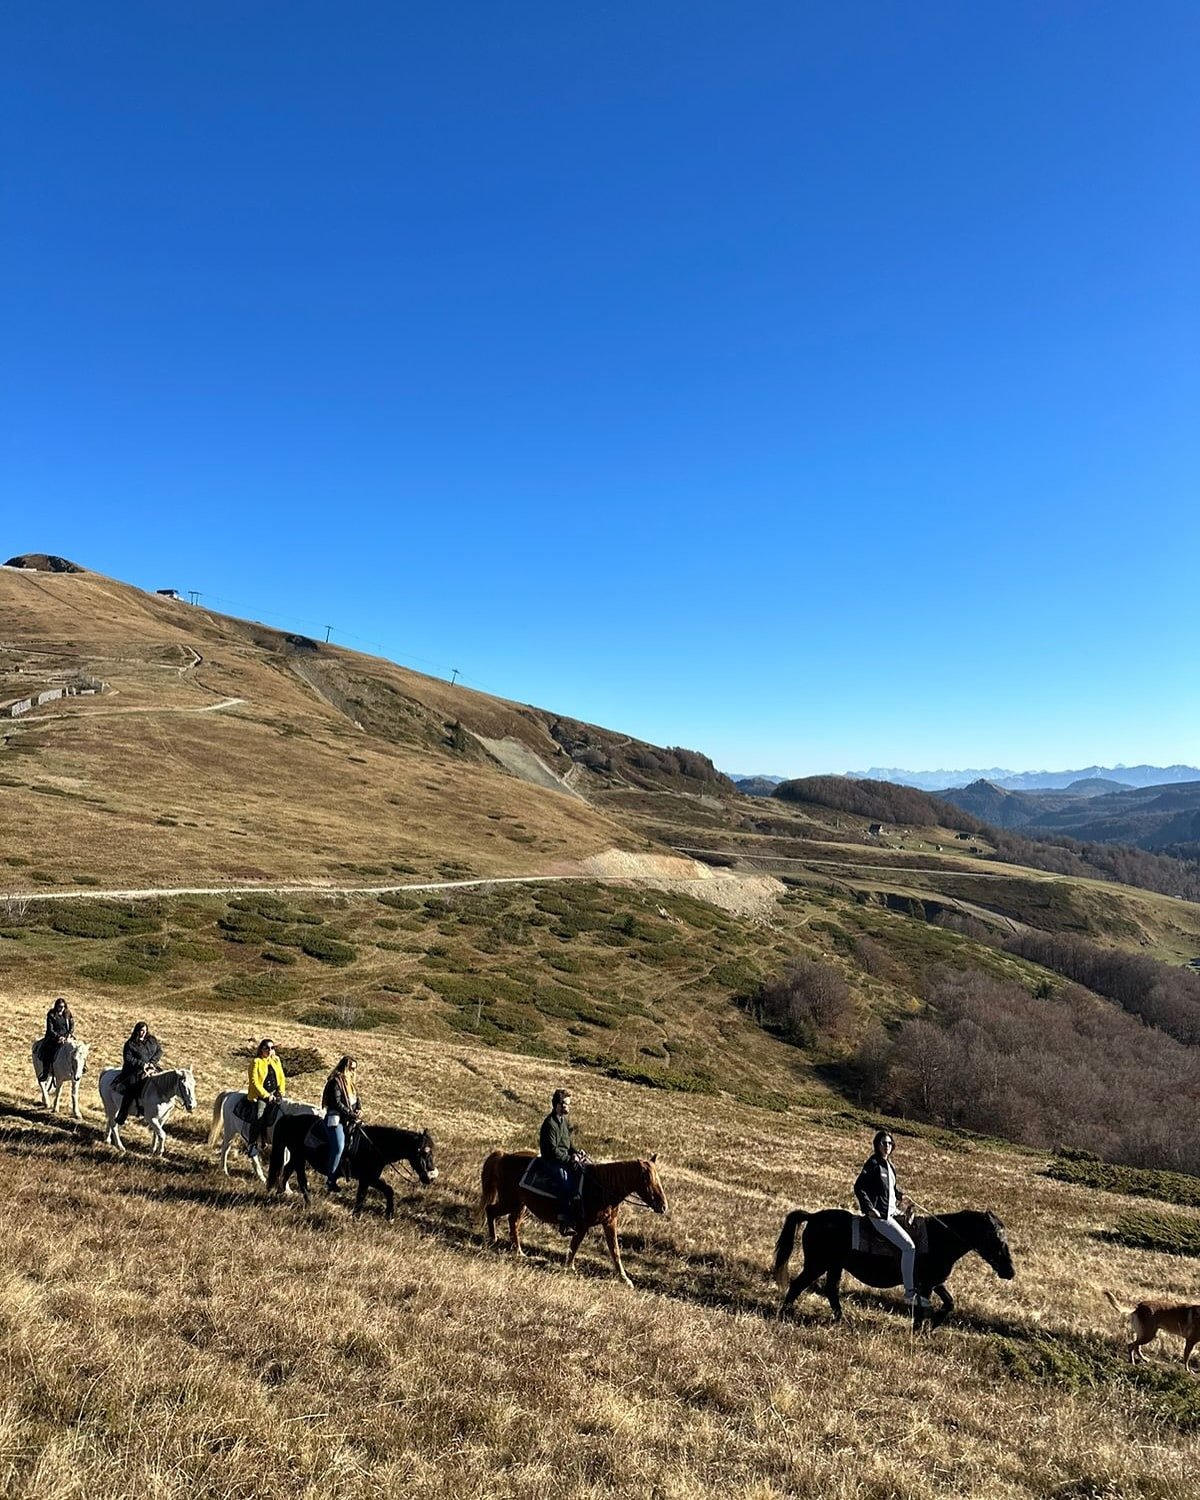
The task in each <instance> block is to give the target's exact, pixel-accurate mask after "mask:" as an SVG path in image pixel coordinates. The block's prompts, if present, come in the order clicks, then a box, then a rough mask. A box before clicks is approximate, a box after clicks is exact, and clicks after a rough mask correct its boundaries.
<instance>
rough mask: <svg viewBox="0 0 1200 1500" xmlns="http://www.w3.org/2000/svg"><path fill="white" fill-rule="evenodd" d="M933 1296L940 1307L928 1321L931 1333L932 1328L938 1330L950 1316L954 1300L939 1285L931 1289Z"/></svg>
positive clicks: (943, 1287)
mask: <svg viewBox="0 0 1200 1500" xmlns="http://www.w3.org/2000/svg"><path fill="white" fill-rule="evenodd" d="M933 1294H934V1296H935V1297H937V1299H938V1301H939V1302H941V1304H942V1305H941V1307H939V1308H938V1310H937V1312H935V1313H934V1314H933V1315H932V1316H931V1317H930V1319H929V1327H930V1330H931V1331H932V1330H933V1329H934V1328H940V1327H941V1326H942V1324H943V1323H944V1322H945V1321H946V1319H947V1318H948V1317H949V1316H950V1314H951V1313H952V1312H953V1311H954V1298H953V1297H952V1296H951V1295H950V1293H949V1292H948V1291H947V1290H946V1288H945V1286H944V1285H942V1284H940V1283H939V1284H938V1285H937V1286H935V1287H934V1288H933Z"/></svg>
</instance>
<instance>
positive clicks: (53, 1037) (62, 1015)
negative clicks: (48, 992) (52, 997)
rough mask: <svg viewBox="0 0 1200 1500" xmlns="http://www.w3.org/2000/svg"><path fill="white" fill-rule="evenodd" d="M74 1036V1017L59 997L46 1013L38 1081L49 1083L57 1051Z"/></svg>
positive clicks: (52, 1074)
mask: <svg viewBox="0 0 1200 1500" xmlns="http://www.w3.org/2000/svg"><path fill="white" fill-rule="evenodd" d="M74 1035H75V1017H74V1016H73V1015H72V1014H71V1007H70V1006H69V1005H68V1004H67V1002H66V1001H65V1000H64V999H63V997H62V996H61V995H60V996H59V997H58V999H57V1000H56V1001H55V1002H54V1004H53V1005H52V1006H51V1007H50V1009H49V1010H48V1011H47V1012H46V1035H45V1036H44V1037H43V1038H42V1048H41V1059H42V1062H41V1072H40V1074H39V1078H40V1081H42V1082H43V1083H49V1081H50V1080H51V1079H52V1078H53V1077H54V1059H55V1058H56V1057H57V1056H58V1049H59V1047H61V1046H62V1044H63V1042H65V1041H66V1040H67V1038H68V1037H72V1036H74Z"/></svg>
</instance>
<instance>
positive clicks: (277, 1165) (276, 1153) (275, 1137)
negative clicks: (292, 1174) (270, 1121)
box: [267, 1115, 295, 1193]
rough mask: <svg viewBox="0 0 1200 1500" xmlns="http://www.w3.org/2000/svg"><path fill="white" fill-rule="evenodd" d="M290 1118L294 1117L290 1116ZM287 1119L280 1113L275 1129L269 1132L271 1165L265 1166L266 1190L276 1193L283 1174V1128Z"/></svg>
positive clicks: (284, 1138) (285, 1147) (285, 1150)
mask: <svg viewBox="0 0 1200 1500" xmlns="http://www.w3.org/2000/svg"><path fill="white" fill-rule="evenodd" d="M291 1118H293V1119H294V1118H295V1116H292V1117H291ZM287 1120H288V1116H287V1115H280V1116H279V1119H278V1120H276V1122H275V1129H274V1131H273V1132H272V1134H271V1165H270V1166H269V1167H268V1168H267V1192H268V1193H277V1192H279V1190H280V1178H281V1177H282V1176H283V1163H284V1158H285V1157H286V1156H287V1154H288V1144H287V1134H288V1133H287V1131H286V1130H285V1129H284V1128H283V1127H284V1124H285V1122H286V1121H287Z"/></svg>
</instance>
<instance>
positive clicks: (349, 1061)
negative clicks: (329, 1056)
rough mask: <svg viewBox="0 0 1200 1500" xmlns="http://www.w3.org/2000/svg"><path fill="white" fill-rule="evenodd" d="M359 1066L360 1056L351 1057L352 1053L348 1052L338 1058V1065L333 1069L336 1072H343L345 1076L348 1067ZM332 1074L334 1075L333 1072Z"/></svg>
mask: <svg viewBox="0 0 1200 1500" xmlns="http://www.w3.org/2000/svg"><path fill="white" fill-rule="evenodd" d="M357 1067H358V1058H356V1057H351V1056H350V1054H349V1053H347V1054H346V1055H345V1057H339V1058H338V1060H337V1066H336V1067H335V1068H334V1070H333V1071H334V1073H341V1075H342V1076H343V1077H345V1075H346V1070H347V1069H348V1068H357ZM330 1076H331V1077H332V1074H331V1075H330Z"/></svg>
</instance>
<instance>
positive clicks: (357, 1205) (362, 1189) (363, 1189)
mask: <svg viewBox="0 0 1200 1500" xmlns="http://www.w3.org/2000/svg"><path fill="white" fill-rule="evenodd" d="M371 1187H378V1188H379V1190H380V1191H381V1192H382V1191H383V1184H382V1183H372V1182H371V1181H370V1180H369V1178H367V1177H360V1178H359V1179H358V1192H357V1193H355V1195H354V1217H355V1218H356V1219H357V1218H358V1216H359V1214H361V1213H362V1211H363V1204H364V1203H365V1202H366V1201H367V1191H368V1189H369V1188H371Z"/></svg>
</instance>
